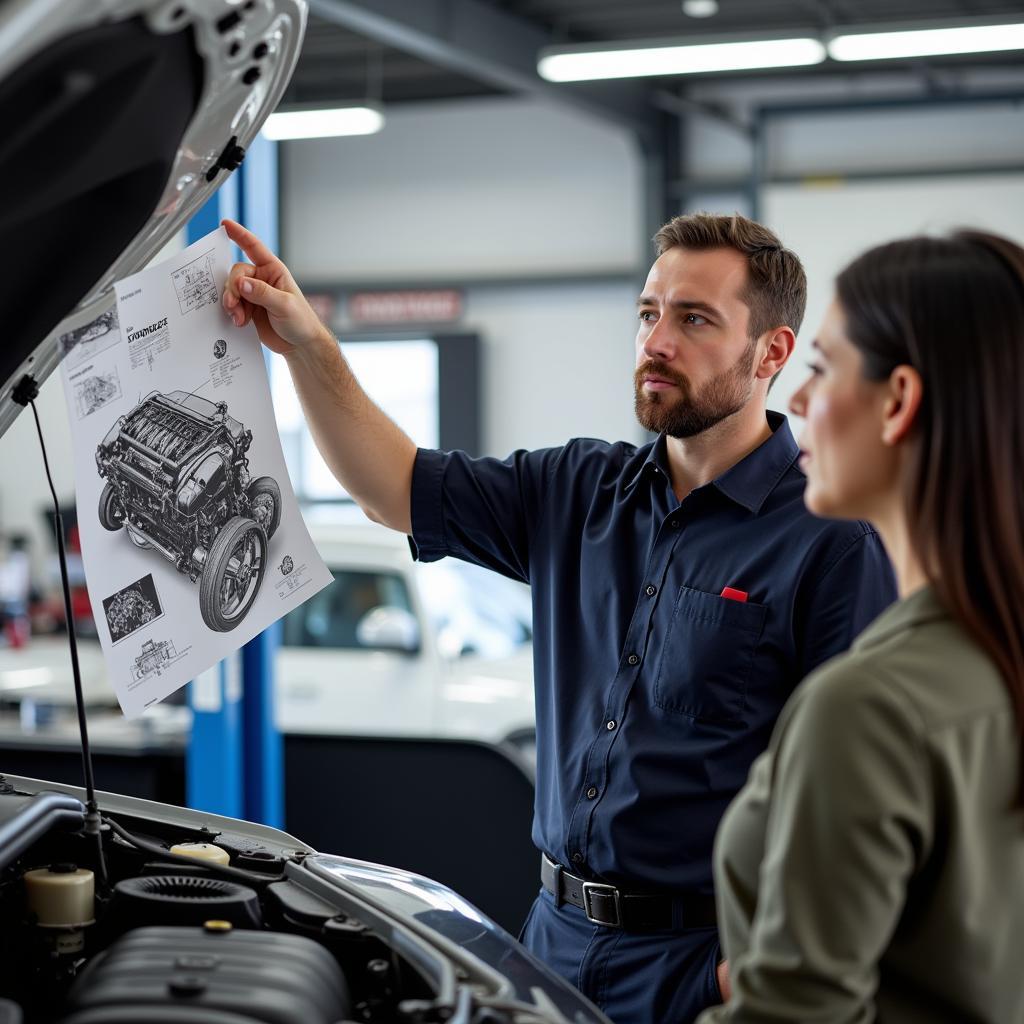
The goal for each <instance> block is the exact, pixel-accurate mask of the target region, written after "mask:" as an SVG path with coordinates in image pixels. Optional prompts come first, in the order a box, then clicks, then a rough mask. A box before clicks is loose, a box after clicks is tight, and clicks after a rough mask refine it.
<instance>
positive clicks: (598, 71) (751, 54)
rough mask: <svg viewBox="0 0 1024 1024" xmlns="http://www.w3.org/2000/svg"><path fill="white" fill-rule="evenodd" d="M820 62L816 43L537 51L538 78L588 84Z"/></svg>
mask: <svg viewBox="0 0 1024 1024" xmlns="http://www.w3.org/2000/svg"><path fill="white" fill-rule="evenodd" d="M824 59H825V47H824V46H823V45H822V44H821V43H820V42H819V41H818V40H817V39H754V40H748V41H743V42H726V43H695V44H690V45H686V46H644V47H637V48H634V49H621V48H620V49H614V50H609V49H604V50H594V49H585V50H580V49H558V48H551V49H548V50H544V51H542V54H541V57H540V59H539V60H538V61H537V72H538V74H539V75H540V76H541V78H546V79H547V80H548V81H549V82H587V81H594V80H595V79H599V78H641V77H646V76H651V75H696V74H703V73H707V72H716V71H747V70H752V69H754V68H789V67H803V66H806V65H808V64H820V63H821V62H822V61H823V60H824Z"/></svg>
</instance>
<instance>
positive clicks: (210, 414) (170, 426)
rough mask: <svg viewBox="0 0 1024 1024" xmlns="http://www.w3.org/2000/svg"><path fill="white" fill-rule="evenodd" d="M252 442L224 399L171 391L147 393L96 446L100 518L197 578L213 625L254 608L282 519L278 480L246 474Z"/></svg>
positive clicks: (223, 626)
mask: <svg viewBox="0 0 1024 1024" xmlns="http://www.w3.org/2000/svg"><path fill="white" fill-rule="evenodd" d="M251 444H252V431H250V430H247V429H246V428H245V427H244V426H243V425H242V424H241V423H240V422H239V421H238V420H236V419H234V418H233V417H232V416H230V415H229V414H228V409H227V404H226V403H225V402H216V403H214V402H210V401H208V400H206V399H205V398H200V397H198V396H197V395H194V394H187V393H185V392H184V391H172V392H170V393H169V394H166V395H165V394H161V393H160V392H152V393H151V394H149V395H147V396H146V398H145V399H144V400H143V401H142V402H141V403H139V405H137V406H136V407H135V408H134V409H132V410H131V412H129V413H128V414H127V415H125V416H122V417H120V418H119V419H118V420H117V422H116V423H115V424H114V425H113V427H112V428H111V429H110V431H109V432H108V434H107V436H106V437H105V438H104V439H103V441H102V442H101V443H100V445H99V446H98V448H97V450H96V465H97V468H98V470H99V474H100V476H101V477H102V478H103V479H105V480H106V483H105V485H104V487H103V491H102V493H101V495H100V501H99V520H100V523H101V525H102V526H103V527H104V528H105V529H107V530H111V531H116V530H122V529H123V530H125V532H126V533H127V534H128V537H129V539H130V540H131V542H132V543H133V544H135V545H136V547H138V548H142V549H152V550H153V551H154V553H156V554H159V555H162V556H163V557H164V558H166V559H167V560H168V561H169V562H171V563H172V564H173V565H174V567H175V568H176V569H177V570H178V572H180V573H182V574H184V575H186V576H188V577H189V578H190V579H191V580H192V581H193V582H196V581H197V580H198V582H199V607H200V612H201V614H202V618H203V622H204V623H205V624H206V625H207V626H208V627H209V628H210V629H211V630H215V631H218V632H227V631H229V630H232V629H234V628H235V627H236V626H238V625H239V624H240V623H241V622H242V620H243V619H244V618H245V616H246V615H247V614H248V612H249V611H250V609H251V608H252V606H253V604H254V602H255V600H256V596H257V594H258V593H259V590H260V586H261V584H262V582H263V577H264V574H265V572H266V566H267V564H268V563H267V555H268V549H269V543H270V539H271V537H273V535H274V532H275V531H276V530H277V527H278V525H279V524H280V520H281V491H280V487H279V486H278V484H277V481H276V480H274V479H273V478H272V477H269V476H263V477H258V478H256V479H252V477H251V475H250V472H249V459H248V454H247V453H248V451H249V448H250V445H251Z"/></svg>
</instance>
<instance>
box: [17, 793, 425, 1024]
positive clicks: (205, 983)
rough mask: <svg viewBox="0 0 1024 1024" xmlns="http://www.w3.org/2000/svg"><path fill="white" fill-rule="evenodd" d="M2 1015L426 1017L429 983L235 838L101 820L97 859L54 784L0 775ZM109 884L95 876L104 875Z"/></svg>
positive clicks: (282, 864) (286, 863)
mask: <svg viewBox="0 0 1024 1024" xmlns="http://www.w3.org/2000/svg"><path fill="white" fill-rule="evenodd" d="M0 790H6V792H0V863H2V864H3V867H2V870H0V922H2V927H0V1020H2V1021H4V1022H5V1024H7V1022H10V1024H15V1022H19V1021H25V1022H30V1024H31V1022H47V1024H49V1022H60V1024H101V1022H102V1024H130V1022H131V1024H140V1022H142V1021H145V1022H147V1024H179V1022H180V1024H184V1022H193V1024H198V1022H203V1024H291V1022H295V1024H338V1022H342V1021H354V1022H355V1021H364V1022H370V1024H372V1022H384V1021H403V1022H405V1021H408V1022H414V1021H427V1020H439V1019H442V1018H443V1017H444V1014H443V1013H441V1014H440V1016H434V1015H433V1014H432V1012H430V1011H429V1010H428V1007H429V1006H430V1005H431V999H432V997H433V995H435V994H436V993H434V992H433V991H432V989H431V986H430V985H429V984H428V983H427V980H426V978H424V977H423V976H422V975H421V973H419V972H418V970H417V968H416V966H415V965H414V964H413V963H411V962H408V961H406V960H404V959H403V958H402V957H400V956H399V955H398V954H397V952H396V950H395V948H394V947H393V946H391V945H389V943H388V942H387V940H386V936H385V935H384V934H383V933H381V932H380V931H375V929H374V928H373V927H372V926H371V925H370V924H367V923H365V922H364V921H362V920H360V919H358V918H357V917H355V916H353V915H352V914H350V913H347V912H346V911H344V910H342V909H341V908H340V907H339V905H338V901H337V899H336V896H332V894H331V893H330V891H329V889H325V888H322V889H321V890H320V891H317V886H316V879H314V878H312V877H311V876H309V874H308V873H306V874H305V875H304V874H303V872H302V871H301V863H302V860H303V858H304V857H305V856H306V855H307V851H304V850H296V851H294V853H293V854H292V855H291V856H290V857H286V856H281V855H280V853H279V852H278V851H273V850H270V849H267V848H265V847H262V846H261V845H260V844H259V843H254V842H253V841H252V840H251V838H248V837H246V836H244V835H242V834H238V835H235V834H230V833H219V834H214V833H211V832H209V831H207V830H205V829H198V830H189V829H183V828H181V827H179V826H168V825H166V824H162V823H159V822H154V821H151V820H143V819H131V818H128V817H126V816H123V815H118V816H117V820H115V819H114V818H112V817H108V816H105V818H104V825H103V831H104V836H103V838H102V843H103V846H104V849H105V854H106V860H105V866H104V869H102V870H99V869H98V865H97V862H96V852H95V845H94V844H93V842H92V841H91V837H88V836H86V835H85V834H83V833H82V832H81V831H77V832H76V831H71V830H72V829H74V828H76V827H78V828H80V826H81V824H82V805H81V804H80V803H79V802H78V801H77V800H75V799H74V798H73V797H70V796H68V795H66V794H63V793H57V792H40V793H37V794H35V795H34V796H28V795H23V794H17V793H15V792H14V791H13V788H12V786H11V785H10V784H9V783H7V782H6V781H4V780H3V777H2V776H0ZM104 872H105V874H106V882H105V883H104V882H103V881H102V877H103V873H104Z"/></svg>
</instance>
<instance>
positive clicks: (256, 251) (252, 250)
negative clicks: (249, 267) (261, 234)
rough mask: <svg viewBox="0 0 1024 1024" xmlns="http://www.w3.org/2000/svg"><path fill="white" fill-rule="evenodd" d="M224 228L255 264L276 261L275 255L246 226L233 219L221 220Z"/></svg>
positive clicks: (259, 264)
mask: <svg viewBox="0 0 1024 1024" xmlns="http://www.w3.org/2000/svg"><path fill="white" fill-rule="evenodd" d="M221 224H223V225H224V230H225V231H227V233H228V238H230V239H231V241H232V242H234V243H235V244H236V245H237V246H238V247H239V248H240V249H241V250H242V252H244V253H245V255H246V256H248V257H249V259H251V260H252V261H253V263H255V264H256V266H261V265H263V264H266V263H276V262H277V257H276V256H275V255H274V254H273V253H272V252H271V251H270V249H268V248H267V246H266V245H264V244H263V242H261V241H260V240H259V239H258V238H257V237H256V236H255V235H254V234H253V233H252V232H251V231H250V230H249V229H248V228H246V227H243V226H242V225H241V224H239V223H238V221H235V220H222V221H221Z"/></svg>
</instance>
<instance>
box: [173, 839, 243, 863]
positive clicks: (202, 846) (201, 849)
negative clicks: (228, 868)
mask: <svg viewBox="0 0 1024 1024" xmlns="http://www.w3.org/2000/svg"><path fill="white" fill-rule="evenodd" d="M171 853H172V854H174V855H175V856H176V857H191V858H192V859H193V860H211V861H213V863H214V864H230V863H231V858H230V857H229V856H228V851H227V850H225V849H223V848H222V847H220V846H215V845H214V844H213V843H178V844H177V845H176V846H172V847H171Z"/></svg>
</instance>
